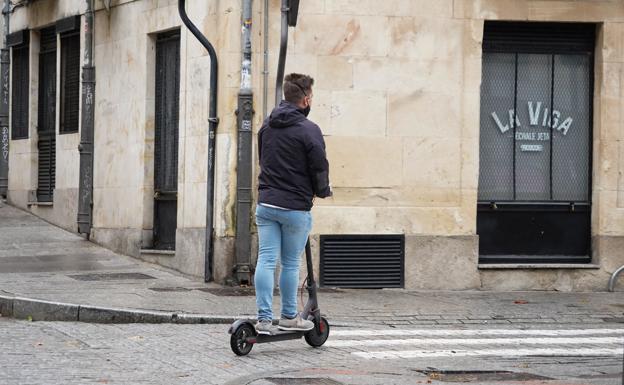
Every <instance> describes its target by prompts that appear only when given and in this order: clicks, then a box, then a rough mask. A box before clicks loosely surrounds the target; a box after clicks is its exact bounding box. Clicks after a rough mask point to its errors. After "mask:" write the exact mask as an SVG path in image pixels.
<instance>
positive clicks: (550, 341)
mask: <svg viewBox="0 0 624 385" xmlns="http://www.w3.org/2000/svg"><path fill="white" fill-rule="evenodd" d="M571 344H572V345H581V344H595V345H605V344H615V345H616V346H622V344H624V338H623V337H585V338H583V337H580V338H566V337H555V338H551V337H546V338H478V339H476V338H475V339H470V338H406V339H402V340H331V339H330V340H329V341H327V342H326V343H325V346H331V347H348V346H393V345H571Z"/></svg>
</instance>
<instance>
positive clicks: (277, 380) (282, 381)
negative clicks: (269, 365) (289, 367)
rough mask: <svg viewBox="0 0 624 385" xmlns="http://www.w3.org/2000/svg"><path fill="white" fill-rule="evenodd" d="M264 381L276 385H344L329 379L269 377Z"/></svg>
mask: <svg viewBox="0 0 624 385" xmlns="http://www.w3.org/2000/svg"><path fill="white" fill-rule="evenodd" d="M264 380H266V381H268V382H270V383H273V384H275V385H343V383H342V382H338V381H334V380H332V379H329V378H286V377H267V378H264Z"/></svg>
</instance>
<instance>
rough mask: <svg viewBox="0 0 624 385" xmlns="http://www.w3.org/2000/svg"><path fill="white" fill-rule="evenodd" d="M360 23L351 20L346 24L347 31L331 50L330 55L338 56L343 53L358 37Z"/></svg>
mask: <svg viewBox="0 0 624 385" xmlns="http://www.w3.org/2000/svg"><path fill="white" fill-rule="evenodd" d="M360 32H361V28H360V23H359V22H358V21H357V20H353V19H352V20H351V21H349V23H347V30H346V31H345V34H344V36H343V38H342V39H341V40H340V41H339V42H338V44H336V45H335V46H334V48H332V50H331V54H332V55H338V54H340V53H341V52H343V51H344V50H345V49H346V48H347V47H349V46H350V45H351V43H353V41H354V40H355V39H356V38H357V37H358V36H359V35H360Z"/></svg>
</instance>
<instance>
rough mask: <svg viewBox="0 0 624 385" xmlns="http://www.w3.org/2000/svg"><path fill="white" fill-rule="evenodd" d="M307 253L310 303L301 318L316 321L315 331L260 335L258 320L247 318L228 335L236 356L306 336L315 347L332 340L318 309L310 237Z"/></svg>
mask: <svg viewBox="0 0 624 385" xmlns="http://www.w3.org/2000/svg"><path fill="white" fill-rule="evenodd" d="M305 254H306V265H307V269H308V277H307V278H306V281H305V282H306V289H307V291H308V301H307V302H306V304H305V306H304V308H303V312H301V318H303V319H307V320H310V321H312V322H314V328H313V329H311V330H309V331H306V332H303V331H283V330H275V331H274V332H272V333H271V334H258V332H257V331H256V328H255V326H254V325H255V321H253V320H248V319H246V320H237V321H236V322H234V323H233V324H232V326H230V330H229V331H228V333H230V334H231V335H232V336H231V337H230V347H231V348H232V351H233V352H234V353H235V354H237V355H239V356H245V355H247V354H249V352H251V349H252V348H253V346H254V345H255V344H262V343H265V342H278V341H286V340H296V339H299V338H301V337H303V338H304V339H305V341H306V342H307V343H308V345H310V346H312V347H315V348H316V347H319V346H322V345H323V344H324V343H325V341H327V338H328V337H329V323H328V322H327V319H325V317H323V316H321V310H320V309H319V306H318V300H317V296H316V293H317V291H316V281H315V280H314V271H313V268H312V252H311V251H310V239H309V238H308V241H307V242H306V246H305Z"/></svg>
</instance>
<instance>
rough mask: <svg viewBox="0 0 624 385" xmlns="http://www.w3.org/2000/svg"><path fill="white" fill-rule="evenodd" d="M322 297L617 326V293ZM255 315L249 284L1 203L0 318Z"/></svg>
mask: <svg viewBox="0 0 624 385" xmlns="http://www.w3.org/2000/svg"><path fill="white" fill-rule="evenodd" d="M619 287H620V288H621V285H620V286H619ZM620 290H621V289H620ZM276 300H277V298H276ZM319 300H320V303H321V308H322V311H323V313H324V314H326V315H327V316H328V318H329V319H330V322H332V324H333V325H335V326H340V325H343V326H346V325H359V324H384V325H390V326H399V325H400V326H402V327H404V326H409V325H420V326H423V325H424V326H433V327H435V325H455V326H461V325H464V324H466V325H467V324H470V325H473V326H474V325H475V324H487V325H513V324H523V323H527V324H536V323H540V324H544V326H548V324H557V325H561V324H596V323H600V324H603V323H604V325H605V326H609V325H612V326H621V324H622V323H624V295H622V292H621V291H620V292H614V293H608V292H603V293H558V292H511V293H509V292H505V293H500V292H478V291H463V292H440V291H436V292H424V291H408V290H394V289H393V290H342V289H321V292H320V299H319ZM275 309H278V307H277V306H276V307H275ZM254 311H255V297H254V293H253V289H251V288H228V287H223V286H219V285H216V284H213V283H210V284H206V283H204V282H202V281H201V280H200V279H192V278H189V277H185V276H183V275H181V274H178V273H176V272H172V271H169V270H167V269H165V268H161V267H159V266H155V265H152V264H148V263H144V262H141V261H138V260H136V259H133V258H131V257H127V256H122V255H119V254H115V253H113V252H111V251H110V250H107V249H105V248H103V247H100V246H97V245H95V244H93V243H91V242H89V241H86V240H84V239H83V238H81V237H80V236H78V235H75V234H72V233H69V232H67V231H64V230H62V229H59V228H57V227H55V226H53V225H50V224H48V223H46V222H44V221H43V220H41V219H39V218H37V217H35V216H33V215H31V214H29V213H27V212H24V211H21V210H19V209H16V208H14V207H11V206H9V205H7V204H2V203H0V313H2V315H4V316H13V317H15V318H23V319H32V320H35V321H36V320H61V321H83V322H118V323H124V322H154V323H157V322H177V323H229V322H232V321H233V320H234V319H236V318H247V317H253V314H254Z"/></svg>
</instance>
